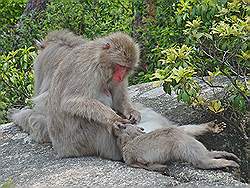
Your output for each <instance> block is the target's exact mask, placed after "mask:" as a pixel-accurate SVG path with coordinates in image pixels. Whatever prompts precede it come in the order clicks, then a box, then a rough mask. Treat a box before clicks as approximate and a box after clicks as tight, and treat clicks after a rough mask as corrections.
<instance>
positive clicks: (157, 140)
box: [114, 124, 239, 171]
mask: <svg viewBox="0 0 250 188" xmlns="http://www.w3.org/2000/svg"><path fill="white" fill-rule="evenodd" d="M204 125H205V124H204ZM204 125H202V126H201V127H204ZM208 125H209V124H208ZM197 126H198V127H199V125H197ZM137 129H138V128H137V127H135V126H133V125H127V126H122V127H121V126H120V127H119V126H118V127H116V128H114V135H116V136H117V137H118V139H117V142H118V145H119V146H120V148H121V150H122V155H123V159H124V161H125V163H127V164H128V165H130V166H132V167H138V168H144V169H147V170H153V171H164V170H166V163H167V162H169V161H176V160H180V161H187V162H189V163H191V164H193V165H194V166H195V167H197V168H201V169H217V168H223V167H239V165H238V164H237V162H239V159H238V157H237V156H235V155H234V154H232V153H228V152H225V151H211V152H210V151H208V150H207V149H206V148H205V146H204V145H203V144H202V143H201V142H199V141H198V140H196V139H195V138H194V137H193V136H190V134H189V133H190V132H185V131H184V130H183V127H180V128H177V127H171V128H161V129H156V130H154V131H151V132H149V133H146V134H143V133H140V132H139V131H138V130H137ZM198 129H200V128H198ZM193 133H194V132H193ZM199 133H201V132H199ZM226 158H227V159H226ZM228 159H232V160H228ZM235 161H236V162H235Z"/></svg>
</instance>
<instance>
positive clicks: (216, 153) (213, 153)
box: [209, 151, 240, 162]
mask: <svg viewBox="0 0 250 188" xmlns="http://www.w3.org/2000/svg"><path fill="white" fill-rule="evenodd" d="M209 156H211V157H212V158H215V159H218V158H225V159H232V160H234V161H236V162H240V159H239V158H238V157H237V156H236V155H234V154H233V153H229V152H226V151H211V152H210V153H209Z"/></svg>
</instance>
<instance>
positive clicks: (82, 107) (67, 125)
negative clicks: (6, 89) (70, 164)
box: [11, 33, 140, 160]
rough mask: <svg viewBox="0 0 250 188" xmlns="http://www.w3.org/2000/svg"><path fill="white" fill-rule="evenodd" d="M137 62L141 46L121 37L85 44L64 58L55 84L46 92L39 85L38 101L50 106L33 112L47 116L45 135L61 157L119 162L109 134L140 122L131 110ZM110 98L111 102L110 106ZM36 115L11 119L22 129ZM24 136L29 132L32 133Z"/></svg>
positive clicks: (14, 115)
mask: <svg viewBox="0 0 250 188" xmlns="http://www.w3.org/2000/svg"><path fill="white" fill-rule="evenodd" d="M138 61H139V48H138V46H137V44H136V43H135V42H134V41H133V40H132V38H131V37H129V36H128V35H126V34H123V33H113V34H111V35H109V36H107V37H103V38H99V39H96V40H93V41H89V42H86V43H85V44H84V45H79V46H77V47H74V48H73V49H72V50H71V52H69V53H68V54H67V55H65V56H63V58H62V61H61V62H60V63H59V64H58V66H56V68H55V72H54V73H53V77H52V78H51V83H49V84H45V87H48V91H46V88H45V89H44V88H42V84H41V88H38V89H37V90H39V89H40V90H44V91H45V92H44V93H42V94H41V96H37V97H36V98H35V100H34V101H35V102H36V101H41V99H40V98H42V99H43V100H45V101H46V102H44V103H42V104H38V105H36V103H35V107H34V110H35V111H40V112H42V114H43V115H44V114H45V115H46V120H45V121H43V125H42V126H41V127H42V128H43V130H42V131H46V130H47V131H48V133H49V138H50V140H51V141H52V145H53V147H54V149H55V150H56V151H57V153H58V154H59V156H61V157H70V156H83V155H98V156H101V157H103V158H108V159H113V160H120V159H121V154H120V151H119V149H118V147H117V144H116V140H115V138H114V136H113V135H112V131H111V130H112V126H113V125H114V124H120V123H121V124H123V123H136V122H139V121H140V113H139V112H138V111H136V110H135V109H134V108H133V107H132V105H131V104H130V102H129V99H128V93H127V77H128V74H129V73H130V72H131V70H132V69H133V68H134V67H135V65H136V64H137V63H138ZM40 81H41V80H40ZM48 82H50V80H48ZM36 83H38V82H36ZM35 88H36V86H35ZM110 96H111V98H112V101H109V100H106V98H110ZM40 106H42V108H40ZM111 107H112V108H111ZM39 108H40V109H39ZM28 111H29V112H28ZM24 112H27V113H26V114H25V113H24ZM116 112H119V113H120V114H122V115H123V116H124V117H125V118H126V119H124V118H122V117H121V116H119V115H117V114H116ZM27 114H28V115H27ZM32 114H34V113H33V112H32V111H31V109H24V110H21V111H19V112H16V113H14V114H13V115H12V117H11V118H12V119H13V120H14V122H15V123H17V124H19V125H20V126H21V127H23V126H25V125H24V123H25V122H26V123H27V121H24V119H29V120H28V126H30V125H31V124H30V123H29V121H30V116H32ZM45 126H46V127H47V129H44V128H46V127H45ZM37 127H38V128H37V129H36V132H39V129H40V128H39V126H37ZM26 130H27V131H28V132H29V131H30V128H29V127H28V128H27V129H26ZM35 135H39V136H41V135H43V134H35Z"/></svg>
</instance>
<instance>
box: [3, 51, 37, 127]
mask: <svg viewBox="0 0 250 188" xmlns="http://www.w3.org/2000/svg"><path fill="white" fill-rule="evenodd" d="M35 56H36V53H35V50H34V48H33V47H30V48H22V49H18V50H16V51H12V52H9V53H8V54H7V55H5V54H2V55H1V56H0V70H1V72H0V78H1V82H0V90H1V92H0V99H1V100H0V101H1V102H0V110H1V113H0V123H4V122H5V121H6V119H5V118H6V111H7V107H10V106H11V105H16V104H18V105H20V106H24V105H27V103H28V101H27V100H26V99H29V98H31V94H32V91H33V71H32V63H33V60H34V58H35Z"/></svg>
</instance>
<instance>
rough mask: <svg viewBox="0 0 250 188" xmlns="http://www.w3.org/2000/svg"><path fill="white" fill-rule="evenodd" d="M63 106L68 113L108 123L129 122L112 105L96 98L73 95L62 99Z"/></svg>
mask: <svg viewBox="0 0 250 188" xmlns="http://www.w3.org/2000/svg"><path fill="white" fill-rule="evenodd" d="M61 107H62V109H63V111H65V112H67V113H70V114H72V115H77V116H81V117H83V118H86V119H88V120H94V121H96V122H99V123H103V124H106V125H113V124H114V123H116V122H120V123H128V121H127V120H126V119H123V118H122V117H120V116H119V115H117V114H116V113H115V112H114V111H113V110H112V109H111V108H110V107H108V106H105V105H103V104H102V103H101V102H99V101H98V100H95V99H86V98H84V97H71V98H67V99H64V100H62V102H61Z"/></svg>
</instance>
